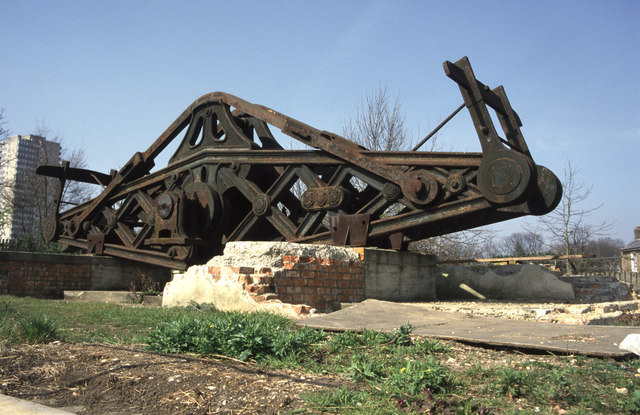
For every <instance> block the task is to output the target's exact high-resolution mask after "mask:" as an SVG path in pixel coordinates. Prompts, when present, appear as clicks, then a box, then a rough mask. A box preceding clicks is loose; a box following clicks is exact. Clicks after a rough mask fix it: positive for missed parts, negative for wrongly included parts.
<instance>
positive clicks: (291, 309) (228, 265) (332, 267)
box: [163, 242, 364, 315]
mask: <svg viewBox="0 0 640 415" xmlns="http://www.w3.org/2000/svg"><path fill="white" fill-rule="evenodd" d="M363 299H364V277H363V271H362V263H361V260H360V255H359V254H358V253H357V252H355V251H353V250H352V249H349V248H344V247H335V246H327V245H303V244H295V243H289V242H230V243H228V244H227V245H226V247H225V251H224V255H221V256H217V257H214V258H212V259H211V260H210V261H209V262H208V263H207V264H206V265H201V266H193V267H190V268H189V269H188V270H187V271H186V272H185V273H183V274H178V275H176V276H174V278H173V280H172V281H171V282H170V283H168V284H167V285H166V286H165V290H164V295H163V306H180V305H186V304H189V303H190V302H196V303H211V304H213V305H214V306H215V307H216V308H218V309H220V310H241V311H254V310H266V311H272V312H277V313H281V314H286V315H292V314H293V315H299V314H313V313H314V312H315V311H316V310H315V309H314V307H321V310H320V311H323V312H326V311H332V309H335V308H338V307H339V304H340V303H341V302H358V301H362V300H363Z"/></svg>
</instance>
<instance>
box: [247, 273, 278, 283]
mask: <svg viewBox="0 0 640 415" xmlns="http://www.w3.org/2000/svg"><path fill="white" fill-rule="evenodd" d="M250 278H251V279H252V280H253V284H267V285H271V284H273V277H271V276H266V275H257V274H254V275H252V276H251V277H250Z"/></svg>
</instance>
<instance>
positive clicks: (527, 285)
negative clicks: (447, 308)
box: [436, 264, 575, 301]
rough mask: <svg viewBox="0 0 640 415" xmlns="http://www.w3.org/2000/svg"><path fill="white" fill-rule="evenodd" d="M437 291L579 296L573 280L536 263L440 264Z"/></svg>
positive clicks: (450, 295)
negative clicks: (501, 264) (469, 265)
mask: <svg viewBox="0 0 640 415" xmlns="http://www.w3.org/2000/svg"><path fill="white" fill-rule="evenodd" d="M436 293H437V297H438V299H439V300H447V299H465V298H469V299H470V298H476V299H478V298H480V299H500V300H553V301H558V300H559V301H572V300H575V294H574V290H573V286H572V285H571V284H570V283H568V282H565V281H562V280H560V279H559V278H558V277H557V276H556V275H555V274H553V273H551V272H549V271H547V270H545V269H544V268H542V267H540V266H538V265H533V264H525V265H507V266H503V267H497V268H492V267H462V266H454V267H438V272H437V276H436Z"/></svg>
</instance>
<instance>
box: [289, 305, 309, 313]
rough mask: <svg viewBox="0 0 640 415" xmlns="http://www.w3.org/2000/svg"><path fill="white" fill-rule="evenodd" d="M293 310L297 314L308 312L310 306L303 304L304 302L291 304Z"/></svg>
mask: <svg viewBox="0 0 640 415" xmlns="http://www.w3.org/2000/svg"><path fill="white" fill-rule="evenodd" d="M293 311H294V312H295V313H296V314H297V315H301V314H309V312H310V311H311V307H309V306H308V305H304V304H298V305H295V306H293Z"/></svg>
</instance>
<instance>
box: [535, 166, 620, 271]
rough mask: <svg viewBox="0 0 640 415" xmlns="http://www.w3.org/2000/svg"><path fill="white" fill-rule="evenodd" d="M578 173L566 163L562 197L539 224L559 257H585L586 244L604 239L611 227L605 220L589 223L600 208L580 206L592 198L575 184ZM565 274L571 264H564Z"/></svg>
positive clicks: (588, 187) (583, 188)
mask: <svg viewBox="0 0 640 415" xmlns="http://www.w3.org/2000/svg"><path fill="white" fill-rule="evenodd" d="M578 175H579V171H578V170H577V169H576V168H574V167H573V166H572V165H571V162H570V161H568V162H567V165H566V166H565V169H564V180H563V182H562V186H563V193H564V194H563V196H562V200H561V201H560V204H559V205H558V207H557V208H556V209H555V210H554V211H553V212H551V213H549V214H548V215H546V216H541V217H540V218H539V219H538V221H539V224H540V226H541V228H542V229H544V230H545V231H546V232H548V233H549V235H550V236H551V242H552V244H555V247H556V249H557V250H558V253H559V254H562V255H567V256H569V255H572V254H581V253H584V252H585V250H586V247H587V246H588V244H589V242H590V241H591V240H592V239H593V238H594V237H596V236H602V235H605V234H606V233H607V232H608V231H609V230H610V229H611V224H610V223H608V222H607V221H606V220H602V221H597V222H595V223H593V222H589V221H588V219H589V216H590V215H591V214H592V213H593V212H595V211H596V210H598V209H599V208H600V207H602V204H600V205H598V206H596V207H592V208H585V207H583V205H584V204H585V202H586V201H587V199H588V198H589V196H590V195H591V190H592V186H587V185H585V184H584V183H580V182H579V181H578ZM566 266H567V271H566V272H567V274H570V272H571V262H570V260H569V259H568V258H567V260H566Z"/></svg>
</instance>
